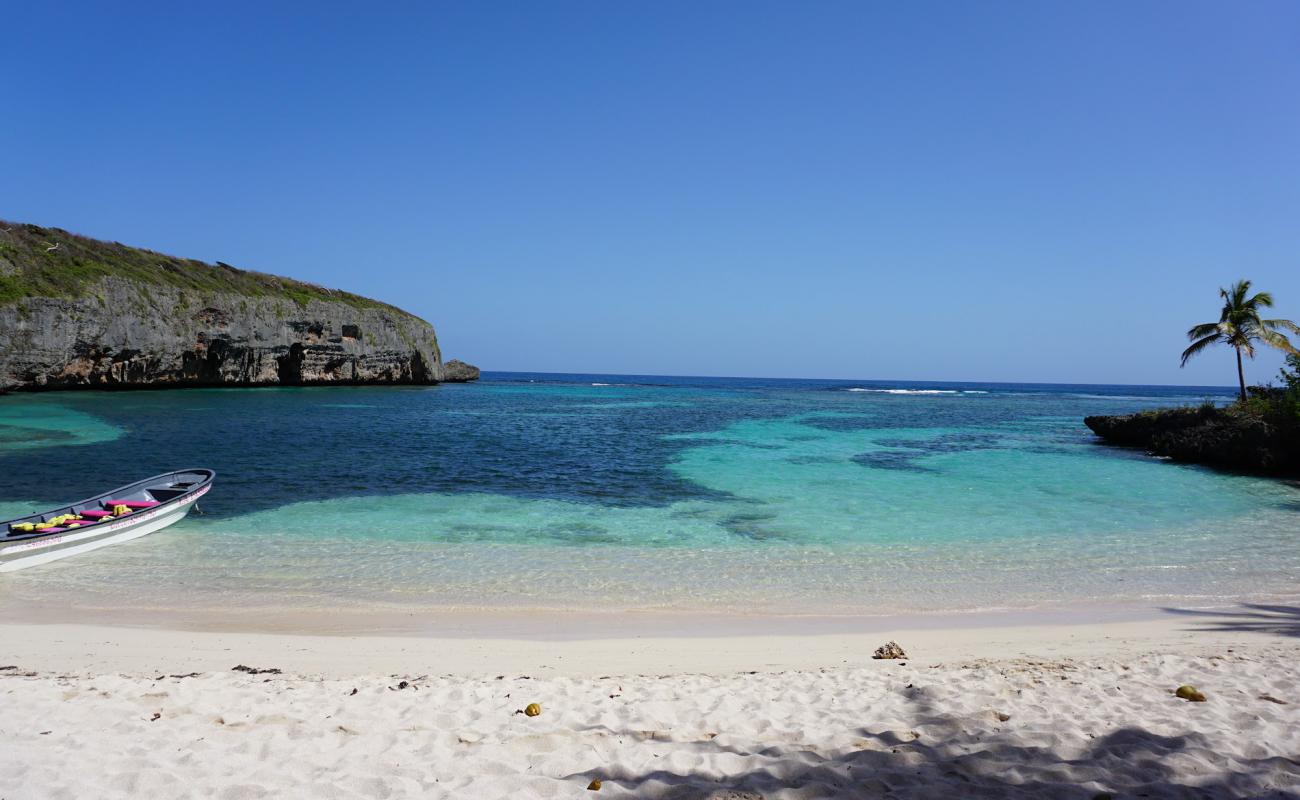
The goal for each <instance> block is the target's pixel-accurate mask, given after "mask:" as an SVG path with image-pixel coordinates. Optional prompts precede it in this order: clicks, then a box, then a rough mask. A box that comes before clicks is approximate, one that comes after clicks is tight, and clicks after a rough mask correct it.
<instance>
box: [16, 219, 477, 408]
mask: <svg viewBox="0 0 1300 800" xmlns="http://www.w3.org/2000/svg"><path fill="white" fill-rule="evenodd" d="M474 372H475V373H477V370H474ZM461 374H463V373H461ZM444 377H445V375H444V366H443V363H442V354H441V353H440V351H439V349H438V339H437V336H436V334H435V333H434V330H433V327H432V326H431V325H429V323H427V322H425V321H424V320H422V319H419V318H418V317H415V316H413V315H411V314H408V313H406V312H404V311H402V310H400V309H398V308H394V307H393V306H390V305H387V304H384V303H380V302H377V301H374V300H370V299H368V298H365V297H361V296H358V295H353V294H349V293H347V292H338V291H333V290H330V289H325V288H322V287H319V286H315V285H313V284H308V283H303V282H300V281H295V280H291V279H288V278H280V277H277V276H274V275H266V274H263V273H257V272H250V271H247V270H240V269H236V268H234V267H231V266H229V265H227V264H222V263H220V262H218V263H217V264H206V263H203V262H200V261H194V260H188V259H179V258H175V257H172V256H168V255H163V254H160V253H155V252H152V251H149V250H143V249H140V248H134V247H127V246H126V245H122V244H119V243H116V242H102V241H97V240H94V239H88V238H85V237H82V236H77V235H74V234H70V233H68V232H67V231H63V230H60V229H57V228H41V227H38V226H35V225H20V224H14V223H7V222H0V389H4V388H8V389H20V390H21V389H55V388H75V387H102V388H109V387H167V386H177V387H179V386H263V385H276V384H283V385H313V384H332V383H338V384H397V383H401V384H429V383H437V382H438V381H441V380H444ZM453 379H455V378H453ZM460 379H464V378H460Z"/></svg>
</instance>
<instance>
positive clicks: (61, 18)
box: [0, 0, 1300, 384]
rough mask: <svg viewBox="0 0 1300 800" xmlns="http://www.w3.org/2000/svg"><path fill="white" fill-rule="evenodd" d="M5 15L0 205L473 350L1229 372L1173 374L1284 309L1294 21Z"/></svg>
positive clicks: (1291, 256) (378, 11) (566, 359)
mask: <svg viewBox="0 0 1300 800" xmlns="http://www.w3.org/2000/svg"><path fill="white" fill-rule="evenodd" d="M269 9H270V10H269ZM5 19H6V28H7V31H8V32H7V33H6V36H5V48H4V49H3V51H0V67H3V74H4V75H6V76H7V80H6V81H5V82H4V83H5V95H6V102H5V104H4V108H5V114H4V117H3V120H2V121H0V217H5V218H8V219H11V220H20V221H24V222H36V223H39V224H44V225H54V226H59V227H64V228H68V229H70V230H74V231H77V232H81V233H85V234H88V235H92V236H98V237H103V238H107V239H115V240H119V241H123V242H127V243H130V244H137V245H142V246H148V247H151V248H153V249H157V250H163V251H167V252H172V253H176V254H179V255H185V256H191V257H197V258H203V259H207V260H216V259H220V260H222V261H226V262H229V263H232V264H235V265H237V266H243V267H247V268H251V269H259V270H263V271H268V272H275V273H280V274H285V275H291V276H294V277H297V278H301V279H304V280H310V281H314V282H317V283H321V284H326V285H330V286H334V287H339V288H344V289H349V290H352V291H355V292H359V293H362V294H367V295H370V296H373V297H376V298H380V299H383V300H387V301H390V302H393V303H396V304H398V305H400V306H402V307H404V308H406V309H408V310H410V311H412V312H415V313H417V314H420V315H421V316H423V317H425V318H426V319H429V320H430V321H431V322H433V323H434V324H435V326H436V327H437V328H438V331H439V338H440V340H441V342H442V345H443V350H444V352H445V353H446V354H447V355H448V356H449V357H460V358H464V359H466V360H470V361H473V362H475V363H478V364H480V365H481V366H483V367H485V368H488V369H508V370H542V371H605V372H628V373H657V374H697V375H700V374H702V375H750V376H809V377H859V378H881V379H889V378H898V379H918V380H925V379H935V380H940V379H950V380H1009V381H1018V380H1023V381H1063V382H1119V383H1188V384H1230V383H1232V382H1233V381H1234V379H1235V375H1234V373H1233V366H1232V359H1231V354H1230V352H1229V351H1219V352H1212V353H1209V354H1207V355H1204V356H1202V357H1201V358H1200V359H1199V360H1198V361H1197V362H1194V363H1193V364H1191V365H1189V366H1188V368H1187V369H1183V370H1180V369H1179V367H1178V354H1179V352H1180V351H1181V349H1182V347H1183V346H1184V345H1185V341H1184V339H1183V332H1184V331H1185V330H1186V328H1187V327H1188V326H1189V325H1191V324H1192V323H1197V322H1202V321H1208V320H1213V319H1215V318H1216V317H1217V309H1218V305H1217V297H1216V290H1217V288H1218V287H1219V286H1221V285H1224V284H1226V283H1228V282H1230V281H1232V280H1234V279H1236V278H1238V277H1250V278H1252V279H1253V280H1254V281H1255V282H1256V284H1257V285H1258V286H1260V287H1261V288H1267V289H1269V290H1271V291H1272V292H1273V293H1274V294H1275V295H1276V296H1277V298H1278V301H1279V307H1278V308H1277V309H1276V310H1277V312H1278V315H1280V316H1286V317H1291V318H1297V319H1300V146H1297V144H1298V143H1300V103H1298V102H1297V98H1300V43H1298V40H1297V38H1296V31H1297V30H1300V4H1297V3H1294V2H1267V1H1265V2H1251V3H1241V4H1230V3H1221V2H1215V3H1207V2H1187V1H1186V0H1180V1H1179V2H1093V1H1091V0H1090V2H1078V3H1072V4H1066V3H1044V2H1037V1H1035V2H996V3H966V2H920V3H895V2H810V3H804V2H783V3H768V2H708V1H705V2H699V1H698V0H696V1H695V2H681V3H675V2H653V3H651V2H639V3H633V2H595V1H594V0H593V1H592V2H547V3H532V2H522V1H521V2H455V3H418V4H417V3H412V4H407V5H401V4H397V5H395V4H383V3H375V4H366V5H357V4H355V3H349V4H331V3H312V4H302V5H301V8H298V7H295V6H294V5H292V4H288V3H282V4H274V3H246V4H245V3H239V2H228V3H222V4H183V3H166V4H164V3H159V4H153V5H151V4H143V3H129V2H127V3H114V4H109V3H93V4H85V5H79V4H77V3H71V2H69V3H57V4H46V3H23V4H11V5H10V6H9V7H8V8H7V9H6V12H5ZM1280 363H1281V359H1280V357H1278V356H1275V355H1272V354H1268V355H1264V356H1262V357H1261V358H1260V359H1258V361H1257V362H1256V363H1255V364H1253V365H1252V366H1251V367H1250V372H1249V373H1248V377H1250V378H1254V379H1256V380H1260V379H1264V378H1267V377H1270V376H1272V375H1274V374H1276V372H1277V367H1278V366H1279V364H1280Z"/></svg>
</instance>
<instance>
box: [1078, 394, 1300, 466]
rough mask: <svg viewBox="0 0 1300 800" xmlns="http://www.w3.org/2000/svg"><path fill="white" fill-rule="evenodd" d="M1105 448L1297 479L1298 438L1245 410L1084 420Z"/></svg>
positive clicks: (1148, 413) (1194, 410)
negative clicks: (1118, 447) (1133, 449)
mask: <svg viewBox="0 0 1300 800" xmlns="http://www.w3.org/2000/svg"><path fill="white" fill-rule="evenodd" d="M1083 422H1084V424H1085V425H1087V426H1088V427H1089V428H1090V429H1092V431H1093V433H1095V434H1097V435H1098V436H1100V437H1101V438H1103V439H1105V440H1106V441H1107V442H1108V443H1110V444H1118V445H1125V446H1128V447H1141V448H1143V449H1145V450H1147V451H1148V452H1150V453H1153V454H1155V455H1158V456H1166V457H1168V458H1171V459H1173V460H1175V461H1186V462H1191V463H1196V464H1206V465H1209V466H1215V467H1222V468H1225V469H1234V470H1244V471H1249V472H1261V473H1267V474H1274V475H1294V474H1300V435H1298V434H1297V432H1296V430H1295V427H1296V426H1295V425H1289V426H1288V425H1285V424H1279V422H1278V421H1277V420H1274V419H1270V418H1268V417H1267V416H1265V415H1263V414H1259V413H1253V412H1252V411H1251V410H1250V409H1249V408H1246V409H1243V408H1238V407H1227V408H1218V407H1215V406H1211V405H1205V406H1201V407H1198V408H1167V409H1160V410H1155V411H1142V412H1139V413H1137V414H1125V415H1122V416H1097V417H1085V418H1084V420H1083Z"/></svg>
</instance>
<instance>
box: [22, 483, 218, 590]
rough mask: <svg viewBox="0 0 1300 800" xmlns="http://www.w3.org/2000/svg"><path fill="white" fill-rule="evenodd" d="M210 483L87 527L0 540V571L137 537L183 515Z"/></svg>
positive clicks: (57, 558) (168, 524)
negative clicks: (55, 533) (132, 512)
mask: <svg viewBox="0 0 1300 800" xmlns="http://www.w3.org/2000/svg"><path fill="white" fill-rule="evenodd" d="M209 488H210V485H205V486H203V487H201V488H198V489H196V490H195V491H193V492H191V493H190V494H188V495H186V496H184V497H180V498H177V499H176V500H174V501H172V502H170V503H167V504H166V505H163V506H161V507H159V508H155V509H149V510H146V511H137V512H135V513H134V514H131V515H130V516H129V517H125V518H122V519H120V520H116V521H113V522H104V523H99V524H97V525H93V526H89V527H86V528H74V529H72V530H69V531H67V532H66V533H60V534H57V535H55V536H43V537H40V538H37V539H31V540H27V541H19V542H14V543H11V544H6V543H0V572H14V571H16V570H20V569H26V568H27V567H35V566H37V565H40V564H48V563H49V562H51V561H57V560H59V559H61V558H67V557H69V556H75V555H77V554H79V553H87V552H90V551H91V550H98V549H99V548H101V547H108V546H109V545H114V544H118V543H120V542H126V541H130V540H131V539H139V538H140V537H141V536H147V535H149V534H151V533H154V532H155V531H160V530H162V529H163V528H166V527H168V526H170V525H174V524H176V523H177V522H180V521H181V520H183V519H185V517H186V515H188V514H189V513H190V510H191V509H192V508H194V504H195V503H196V502H198V499H199V498H200V497H202V496H203V495H205V494H207V492H208V489H209Z"/></svg>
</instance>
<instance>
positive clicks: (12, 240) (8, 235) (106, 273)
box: [0, 220, 410, 316]
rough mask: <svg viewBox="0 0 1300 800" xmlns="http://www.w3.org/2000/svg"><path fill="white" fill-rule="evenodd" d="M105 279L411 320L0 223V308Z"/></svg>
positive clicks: (228, 269)
mask: <svg viewBox="0 0 1300 800" xmlns="http://www.w3.org/2000/svg"><path fill="white" fill-rule="evenodd" d="M54 245H58V247H54ZM110 276H113V277H117V278H123V279H126V280H129V281H133V282H135V283H139V284H143V285H145V286H157V285H165V286H174V287H176V288H178V289H181V290H182V291H187V292H195V293H209V292H224V293H229V294H236V295H242V296H244V297H269V298H283V299H286V300H292V301H293V302H295V303H297V304H298V305H299V306H306V305H307V303H309V302H310V301H312V300H324V301H328V302H336V303H347V304H348V305H350V306H353V307H354V308H361V309H367V308H373V309H384V310H388V311H392V312H395V313H398V314H402V315H403V316H410V315H409V314H407V313H406V312H404V311H402V310H401V309H399V308H395V307H394V306H390V305H388V304H387V303H381V302H379V301H378V300H371V299H370V298H368V297H362V296H360V295H355V294H351V293H350V292H340V291H335V290H333V289H326V288H325V287H323V286H317V285H315V284H311V283H303V282H302V281H296V280H293V279H292V278H281V277H279V276H277V275H267V274H266V273H263V272H251V271H249V270H242V269H236V268H235V267H232V266H230V265H229V264H223V263H221V262H217V263H216V264H208V263H205V262H203V261H195V260H194V259H189V258H176V257H175V256H169V255H164V254H162V253H155V252H154V251H152V250H145V249H142V248H139V247H128V246H126V245H124V244H121V243H119V242H103V241H100V240H98V239H90V238H87V237H85V236H78V235H77V234H75V233H69V232H67V231H65V230H63V229H61V228H42V227H40V226H39V225H25V224H21V223H16V222H5V221H3V220H0V305H8V304H11V303H16V302H18V301H19V300H22V299H24V298H28V297H60V298H79V297H85V296H87V295H89V294H90V291H91V288H92V287H93V286H94V284H95V283H97V282H98V281H100V280H101V279H103V278H106V277H110Z"/></svg>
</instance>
